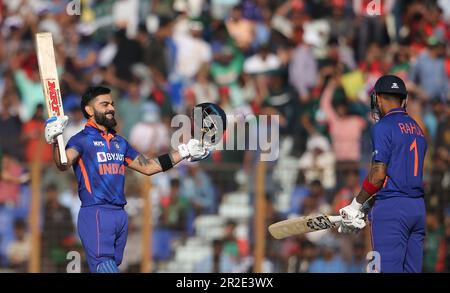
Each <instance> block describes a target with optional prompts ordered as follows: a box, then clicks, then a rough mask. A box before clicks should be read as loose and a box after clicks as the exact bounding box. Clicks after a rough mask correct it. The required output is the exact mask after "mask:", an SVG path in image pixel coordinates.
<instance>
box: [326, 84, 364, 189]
mask: <svg viewBox="0 0 450 293" xmlns="http://www.w3.org/2000/svg"><path fill="white" fill-rule="evenodd" d="M336 89H337V83H336V81H334V80H332V81H330V82H329V83H328V85H327V87H326V88H325V90H324V92H323V94H322V98H321V101H320V108H321V110H322V111H323V112H324V113H325V115H326V118H327V120H328V126H329V131H330V136H331V142H332V146H333V151H334V154H335V156H336V172H337V184H338V186H340V185H341V184H342V180H343V178H342V174H343V173H342V172H343V171H344V170H346V169H349V168H355V167H356V168H359V166H358V165H359V163H358V162H359V161H360V160H361V143H360V141H361V136H362V132H363V130H364V128H366V126H367V123H366V121H365V120H364V119H363V118H362V117H359V116H357V115H352V114H350V113H349V109H348V102H347V100H346V99H345V98H344V99H342V100H340V101H339V102H338V103H336V107H335V108H334V107H333V106H332V98H333V94H334V93H335V91H336Z"/></svg>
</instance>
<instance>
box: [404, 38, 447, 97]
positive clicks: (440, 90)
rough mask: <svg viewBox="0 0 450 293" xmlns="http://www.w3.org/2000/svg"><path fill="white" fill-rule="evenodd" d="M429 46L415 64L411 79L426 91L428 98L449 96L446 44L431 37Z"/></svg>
mask: <svg viewBox="0 0 450 293" xmlns="http://www.w3.org/2000/svg"><path fill="white" fill-rule="evenodd" d="M427 45H428V48H427V50H425V51H424V52H423V53H421V54H420V55H419V57H418V58H417V61H416V63H415V64H414V65H413V67H412V69H411V72H410V76H409V79H410V80H411V81H412V82H414V83H415V84H417V85H418V86H419V87H420V88H422V89H423V90H424V91H425V94H426V99H427V100H431V99H432V98H435V97H437V98H443V99H445V98H447V97H448V94H449V80H448V76H447V73H446V70H445V64H444V57H445V44H443V43H440V41H439V40H438V39H436V38H433V37H431V38H429V39H428V41H427Z"/></svg>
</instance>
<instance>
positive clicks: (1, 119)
mask: <svg viewBox="0 0 450 293" xmlns="http://www.w3.org/2000/svg"><path fill="white" fill-rule="evenodd" d="M1 102H2V107H1V109H0V111H1V112H0V137H2V138H6V137H7V138H8V139H1V140H0V149H2V150H3V152H7V153H9V154H10V155H12V156H14V157H15V158H17V159H19V160H21V159H22V158H23V144H22V142H21V139H20V136H21V130H22V122H21V121H20V118H19V117H18V116H17V115H13V114H11V113H10V107H11V102H12V101H11V99H10V98H9V97H8V96H5V97H4V98H3V99H2V101H1Z"/></svg>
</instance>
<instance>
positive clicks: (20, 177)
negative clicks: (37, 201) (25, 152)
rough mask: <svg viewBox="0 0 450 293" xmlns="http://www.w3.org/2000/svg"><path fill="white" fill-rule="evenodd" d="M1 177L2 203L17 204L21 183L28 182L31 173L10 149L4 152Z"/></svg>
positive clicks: (0, 193)
mask: <svg viewBox="0 0 450 293" xmlns="http://www.w3.org/2000/svg"><path fill="white" fill-rule="evenodd" d="M1 164H2V166H1V173H0V175H1V177H0V205H12V206H14V205H16V204H17V203H18V202H19V201H20V191H21V184H23V183H26V182H28V180H29V179H30V177H29V174H28V173H26V172H25V168H24V167H23V166H22V164H21V163H20V162H19V161H18V160H17V159H16V158H14V157H13V156H11V155H10V154H9V153H8V151H3V152H2V161H1Z"/></svg>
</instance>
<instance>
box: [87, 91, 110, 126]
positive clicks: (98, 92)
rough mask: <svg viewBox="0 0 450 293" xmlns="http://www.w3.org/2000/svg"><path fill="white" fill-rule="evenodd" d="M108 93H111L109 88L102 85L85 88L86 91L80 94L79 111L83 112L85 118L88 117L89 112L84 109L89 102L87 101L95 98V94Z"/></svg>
mask: <svg viewBox="0 0 450 293" xmlns="http://www.w3.org/2000/svg"><path fill="white" fill-rule="evenodd" d="M109 93H111V90H110V89H109V88H107V87H103V86H93V87H89V88H88V89H87V90H86V92H85V93H84V94H83V95H82V96H81V105H80V107H81V111H82V112H83V115H84V117H85V118H86V119H89V118H90V117H89V114H88V113H87V112H86V110H85V109H84V107H86V106H87V104H89V102H90V101H92V100H93V99H95V98H96V97H97V96H100V95H107V94H109Z"/></svg>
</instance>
